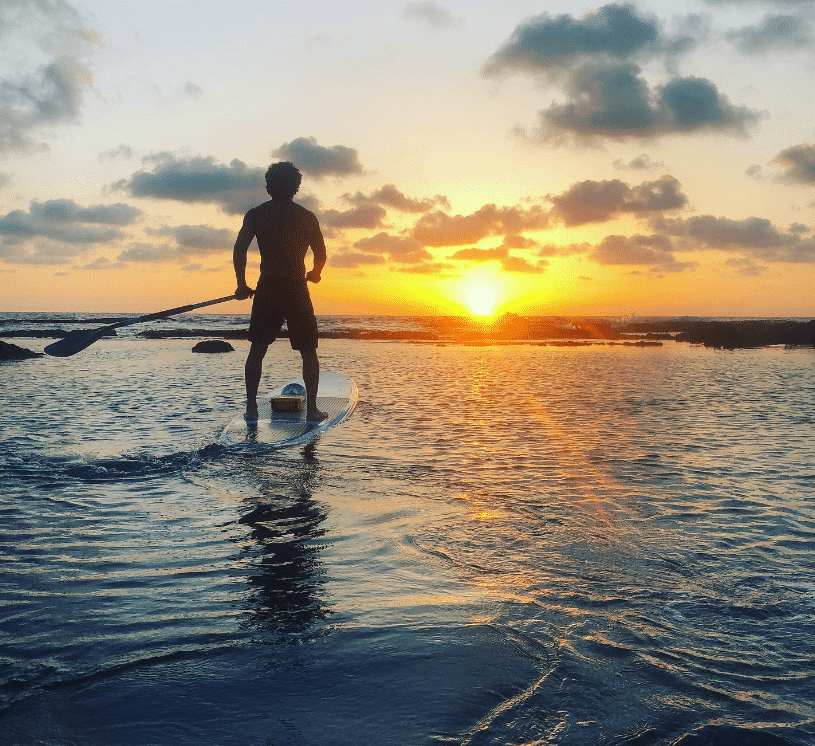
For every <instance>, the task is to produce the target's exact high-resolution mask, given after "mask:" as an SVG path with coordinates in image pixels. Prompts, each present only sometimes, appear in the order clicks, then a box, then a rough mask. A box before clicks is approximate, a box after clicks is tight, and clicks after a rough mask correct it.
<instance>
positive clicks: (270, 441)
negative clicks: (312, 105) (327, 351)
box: [221, 371, 359, 450]
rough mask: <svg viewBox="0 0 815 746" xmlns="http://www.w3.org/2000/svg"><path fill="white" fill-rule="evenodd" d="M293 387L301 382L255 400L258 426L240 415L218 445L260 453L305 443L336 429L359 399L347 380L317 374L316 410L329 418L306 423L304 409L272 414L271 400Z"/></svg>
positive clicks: (340, 377) (327, 373)
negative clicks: (318, 378) (318, 376)
mask: <svg viewBox="0 0 815 746" xmlns="http://www.w3.org/2000/svg"><path fill="white" fill-rule="evenodd" d="M292 385H294V386H300V387H302V386H303V379H302V378H297V379H295V380H293V381H289V382H287V383H286V384H284V385H283V386H280V387H279V388H276V389H274V390H272V391H270V392H269V393H268V394H266V395H265V396H263V397H258V421H257V423H256V424H255V423H247V422H246V420H244V418H243V412H241V413H240V414H238V415H237V416H235V417H234V418H233V419H232V421H231V422H230V423H229V424H228V425H227V426H226V427H225V428H224V431H223V432H222V433H221V443H222V444H223V445H225V446H227V447H228V448H251V449H255V448H256V449H259V450H271V449H274V448H285V447H286V446H295V445H299V444H300V443H308V442H309V441H310V440H314V438H316V437H317V436H318V435H320V434H322V433H324V432H325V431H326V430H330V429H331V428H332V427H335V426H336V425H339V424H340V423H341V422H342V421H343V420H344V419H345V418H346V417H348V416H349V415H350V414H351V412H353V411H354V407H356V405H357V399H358V398H359V392H358V391H357V386H356V384H355V383H354V382H353V381H352V380H351V379H350V378H349V377H348V376H344V375H343V374H342V373H332V372H330V371H323V372H321V373H320V387H319V390H318V391H317V409H319V410H321V411H322V412H325V413H326V414H327V415H328V417H326V419H324V420H321V421H320V422H308V421H307V420H306V410H305V407H304V408H303V410H302V411H300V412H274V411H272V403H271V400H272V398H273V397H275V396H280V395H281V394H282V393H283V392H284V389H287V388H288V387H291V386H292ZM289 390H290V388H289ZM286 393H288V390H287V392H286Z"/></svg>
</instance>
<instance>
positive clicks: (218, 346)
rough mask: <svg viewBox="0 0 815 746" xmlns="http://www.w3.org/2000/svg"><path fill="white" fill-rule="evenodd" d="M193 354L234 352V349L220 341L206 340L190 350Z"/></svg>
mask: <svg viewBox="0 0 815 746" xmlns="http://www.w3.org/2000/svg"><path fill="white" fill-rule="evenodd" d="M192 351H193V352H234V351H235V348H234V347H233V346H232V345H231V344H229V342H225V341H224V340H222V339H207V340H205V341H204V342H199V343H198V344H197V345H195V347H193V348H192Z"/></svg>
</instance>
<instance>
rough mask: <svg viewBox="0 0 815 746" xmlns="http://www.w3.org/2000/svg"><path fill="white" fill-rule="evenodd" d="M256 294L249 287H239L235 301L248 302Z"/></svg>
mask: <svg viewBox="0 0 815 746" xmlns="http://www.w3.org/2000/svg"><path fill="white" fill-rule="evenodd" d="M254 294H255V291H254V290H252V288H250V287H249V286H248V285H246V284H243V285H238V287H237V289H236V290H235V300H246V299H247V298H251V297H252V296H253V295H254Z"/></svg>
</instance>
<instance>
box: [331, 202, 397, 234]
mask: <svg viewBox="0 0 815 746" xmlns="http://www.w3.org/2000/svg"><path fill="white" fill-rule="evenodd" d="M387 214H388V213H387V211H386V210H385V209H384V208H383V207H380V206H379V205H361V206H360V207H354V208H352V209H350V210H323V211H322V212H321V213H320V214H319V218H320V222H321V223H322V224H323V225H324V226H326V227H328V228H339V229H340V230H342V229H344V228H367V229H368V230H374V229H376V228H381V227H383V225H384V223H383V222H382V221H383V220H384V218H385V216H386V215H387Z"/></svg>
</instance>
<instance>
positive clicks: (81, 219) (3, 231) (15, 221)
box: [0, 199, 143, 246]
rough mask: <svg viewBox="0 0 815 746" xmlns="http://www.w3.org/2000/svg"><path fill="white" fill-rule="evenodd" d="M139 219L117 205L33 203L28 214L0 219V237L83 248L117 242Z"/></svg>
mask: <svg viewBox="0 0 815 746" xmlns="http://www.w3.org/2000/svg"><path fill="white" fill-rule="evenodd" d="M142 215H143V213H142V211H141V210H139V209H137V208H135V207H131V206H130V205H126V204H124V203H121V202H120V203H117V204H114V205H93V206H91V207H81V206H80V205H78V204H77V203H76V202H74V201H73V200H69V199H54V200H48V201H46V202H37V201H36V200H35V201H33V202H32V203H31V205H30V207H29V210H28V212H23V211H22V210H12V211H11V212H9V213H7V214H6V215H4V216H2V217H0V236H5V237H6V238H7V240H11V241H15V242H19V241H21V240H27V239H32V238H36V237H43V238H47V239H51V240H53V241H58V242H62V243H65V244H71V245H74V246H84V245H90V244H97V243H103V242H107V241H113V240H116V239H119V238H121V237H122V236H123V234H122V232H121V230H120V229H121V228H122V227H124V226H127V225H131V224H132V223H134V222H136V221H137V220H138V219H139V218H141V216H142Z"/></svg>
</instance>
